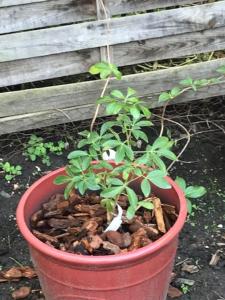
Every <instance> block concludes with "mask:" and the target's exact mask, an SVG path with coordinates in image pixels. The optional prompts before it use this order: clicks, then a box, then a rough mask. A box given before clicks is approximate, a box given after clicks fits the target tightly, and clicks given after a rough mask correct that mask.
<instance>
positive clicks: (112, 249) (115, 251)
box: [102, 241, 121, 254]
mask: <svg viewBox="0 0 225 300" xmlns="http://www.w3.org/2000/svg"><path fill="white" fill-rule="evenodd" d="M102 246H103V249H105V250H109V251H110V252H111V253H112V254H119V253H120V252H121V250H120V247H118V246H117V245H114V244H112V243H110V242H107V241H104V242H103V244H102Z"/></svg>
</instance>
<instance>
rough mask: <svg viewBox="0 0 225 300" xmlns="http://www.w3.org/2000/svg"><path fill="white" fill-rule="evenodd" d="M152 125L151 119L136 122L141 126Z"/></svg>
mask: <svg viewBox="0 0 225 300" xmlns="http://www.w3.org/2000/svg"><path fill="white" fill-rule="evenodd" d="M152 125H153V124H152V122H150V121H139V122H137V123H136V124H135V126H140V127H150V126H152Z"/></svg>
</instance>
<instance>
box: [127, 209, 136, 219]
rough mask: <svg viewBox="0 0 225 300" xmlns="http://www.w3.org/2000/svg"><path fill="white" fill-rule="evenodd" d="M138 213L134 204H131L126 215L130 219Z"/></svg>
mask: <svg viewBox="0 0 225 300" xmlns="http://www.w3.org/2000/svg"><path fill="white" fill-rule="evenodd" d="M135 213H136V208H135V207H133V206H129V207H128V209H127V212H126V217H127V219H128V220H131V219H133V217H134V216H135Z"/></svg>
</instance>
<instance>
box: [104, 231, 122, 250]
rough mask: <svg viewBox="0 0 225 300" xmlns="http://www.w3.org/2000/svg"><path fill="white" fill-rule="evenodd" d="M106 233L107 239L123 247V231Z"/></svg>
mask: <svg viewBox="0 0 225 300" xmlns="http://www.w3.org/2000/svg"><path fill="white" fill-rule="evenodd" d="M105 235H106V238H107V240H108V241H109V242H110V243H112V244H114V245H117V246H118V247H120V248H122V247H123V245H124V242H123V236H122V234H121V233H119V232H118V231H107V232H106V234H105Z"/></svg>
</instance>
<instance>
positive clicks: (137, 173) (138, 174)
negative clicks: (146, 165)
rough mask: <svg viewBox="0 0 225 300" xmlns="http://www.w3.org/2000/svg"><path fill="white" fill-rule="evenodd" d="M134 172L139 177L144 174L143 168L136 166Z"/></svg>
mask: <svg viewBox="0 0 225 300" xmlns="http://www.w3.org/2000/svg"><path fill="white" fill-rule="evenodd" d="M134 174H135V175H137V176H138V177H139V176H142V174H143V171H142V169H139V168H135V169H134Z"/></svg>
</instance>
